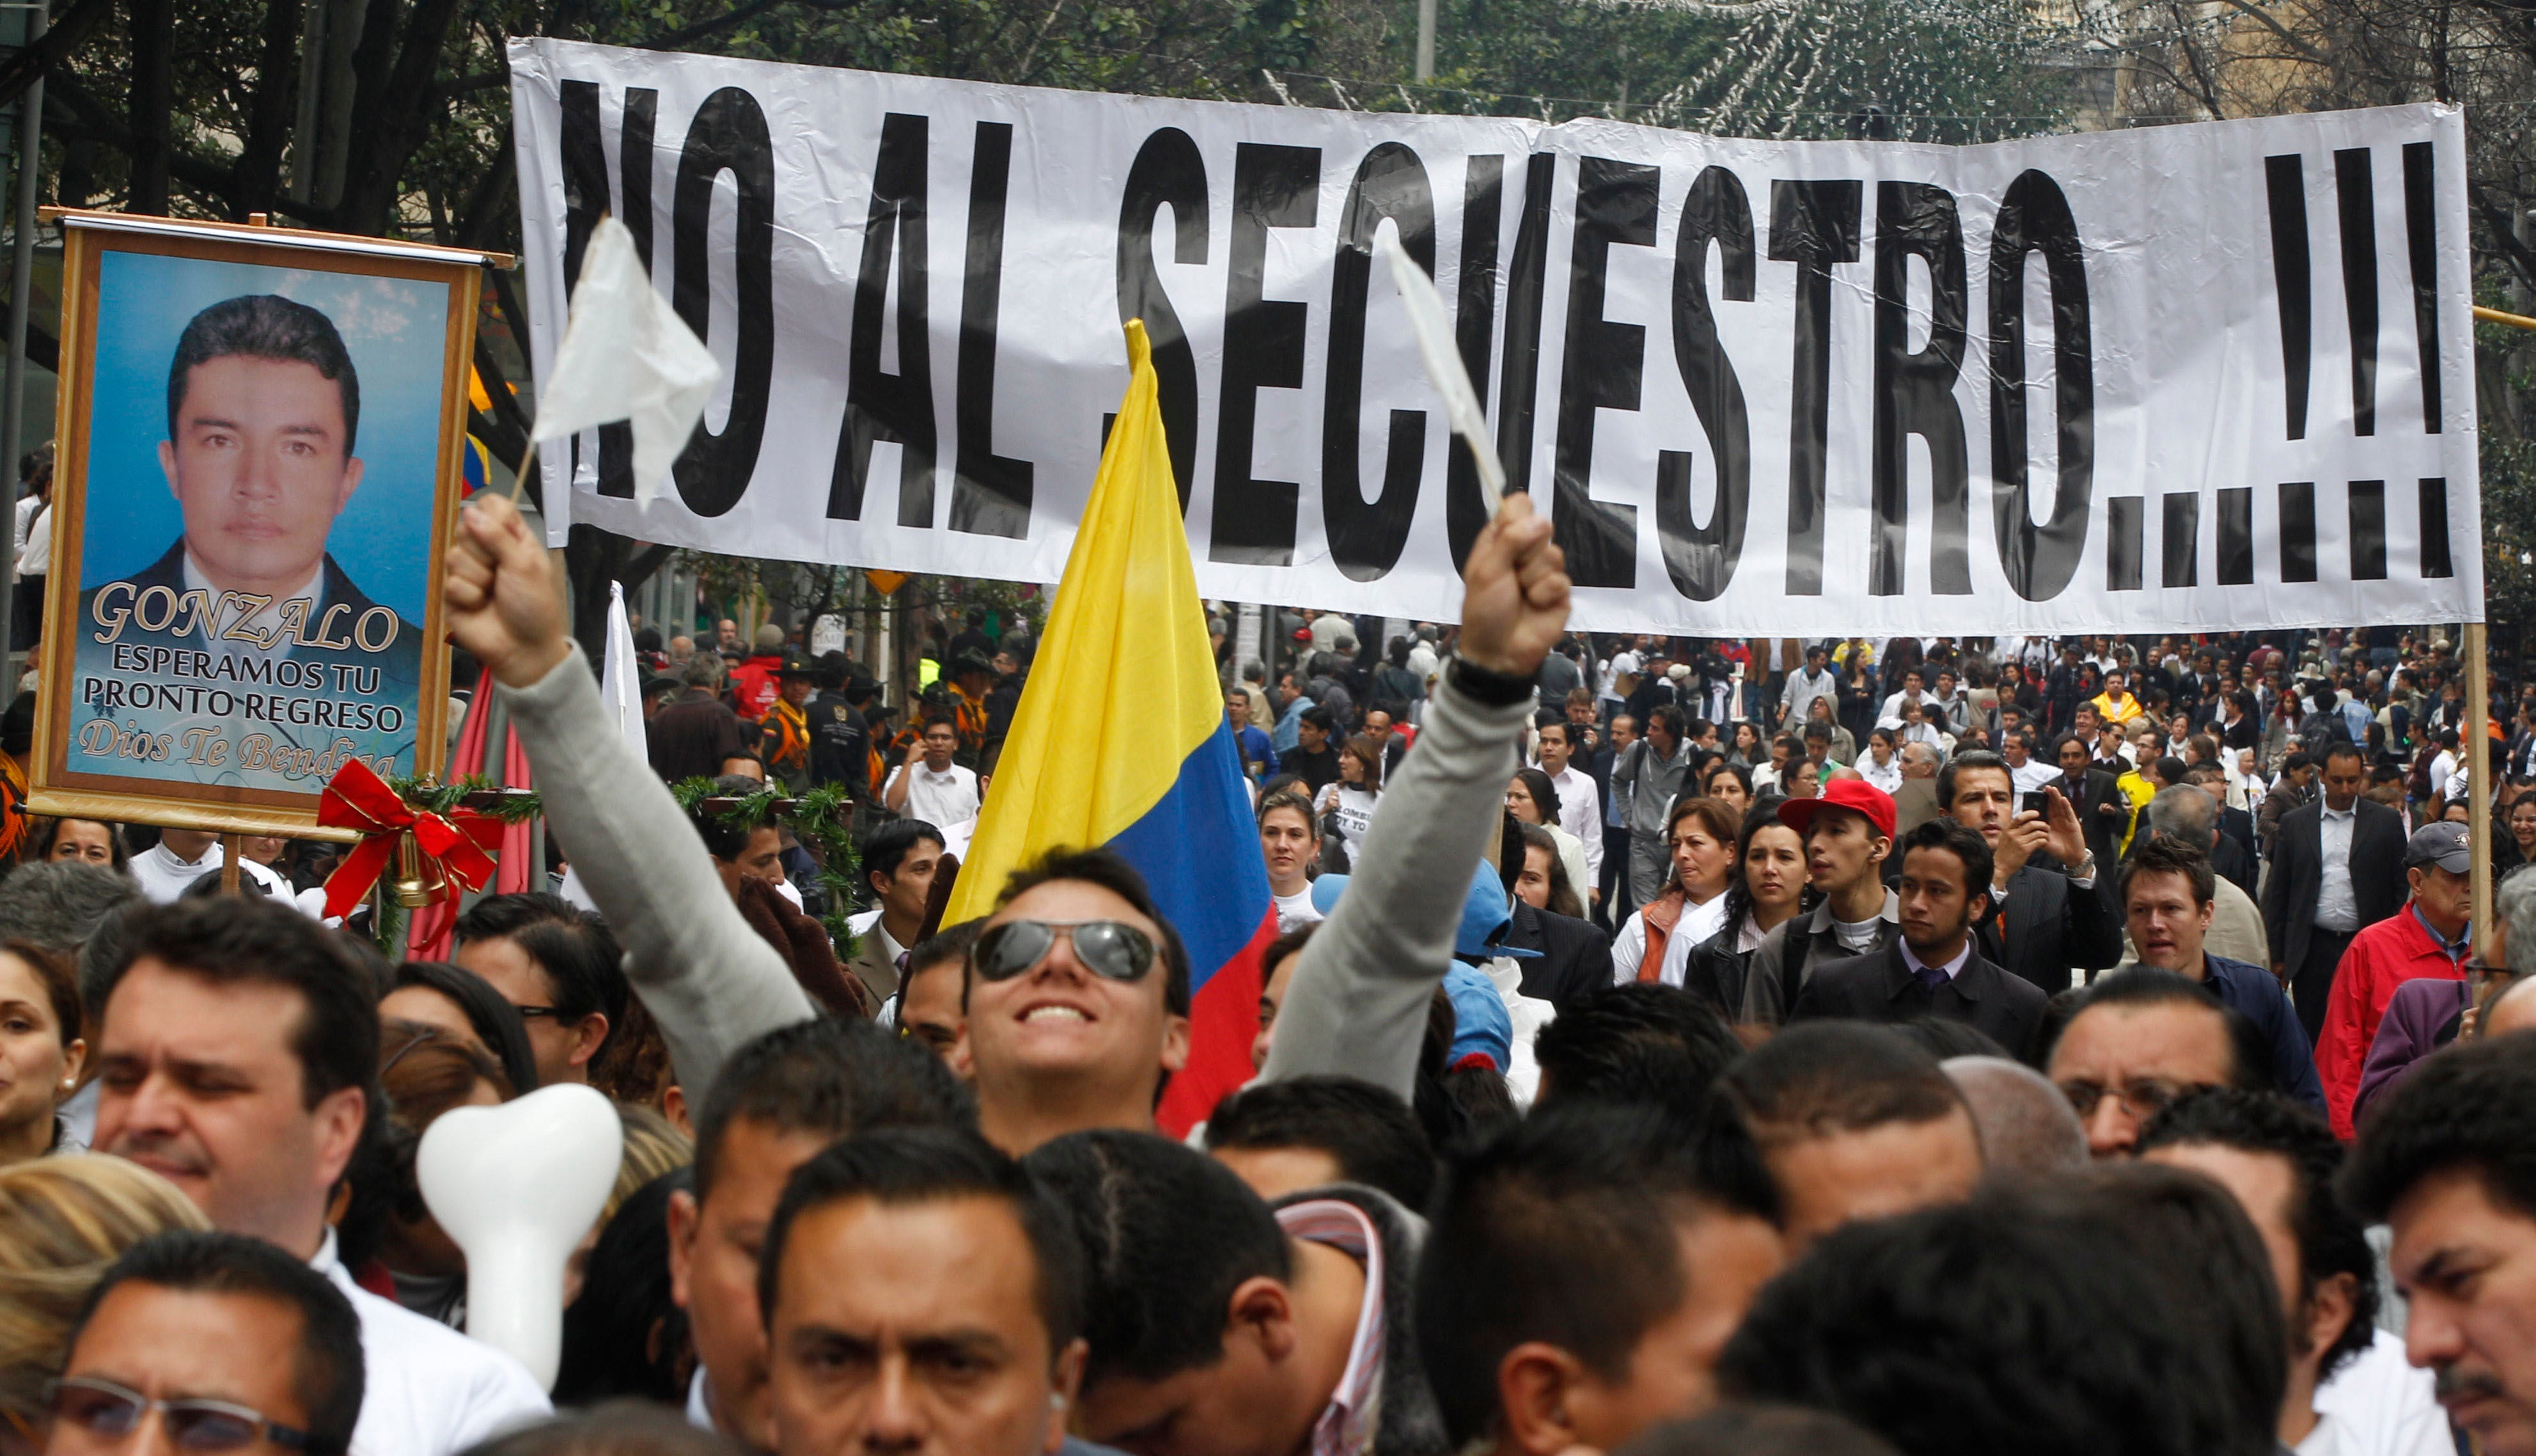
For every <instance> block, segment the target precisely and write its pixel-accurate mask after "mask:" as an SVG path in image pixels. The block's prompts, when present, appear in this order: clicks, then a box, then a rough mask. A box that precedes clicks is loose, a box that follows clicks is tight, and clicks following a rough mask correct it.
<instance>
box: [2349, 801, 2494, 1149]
mask: <svg viewBox="0 0 2536 1456" xmlns="http://www.w3.org/2000/svg"><path fill="white" fill-rule="evenodd" d="M2472 864H2473V860H2472V857H2471V856H2470V855H2469V854H2468V851H2467V839H2466V827H2465V826H2464V825H2462V824H2455V823H2441V824H2426V825H2424V826H2423V827H2422V828H2420V829H2418V830H2416V831H2414V833H2413V837H2412V839H2411V840H2410V841H2409V842H2408V843H2407V844H2406V845H2405V846H2404V877H2405V879H2406V880H2408V881H2410V882H2411V885H2412V891H2413V897H2412V900H2411V901H2410V902H2409V903H2407V904H2406V905H2405V907H2404V909H2403V911H2402V912H2401V913H2400V914H2397V915H2393V916H2389V917H2388V918H2385V919H2382V920H2379V921H2378V922H2377V923H2376V924H2374V925H2371V926H2369V927H2368V928H2367V929H2365V930H2362V931H2361V932H2360V933H2359V934H2358V935H2356V936H2353V937H2352V941H2351V949H2349V950H2348V951H2345V952H2344V953H2343V956H2342V964H2341V966H2340V967H2339V968H2337V969H2336V970H2335V972H2334V973H2333V993H2332V998H2331V999H2330V1000H2329V1001H2328V1002H2326V1004H2325V1009H2324V1032H2323V1035H2321V1036H2320V1037H2318V1038H2317V1039H2316V1044H2315V1073H2316V1077H2317V1078H2318V1080H2320V1081H2322V1082H2323V1083H2324V1101H2325V1106H2326V1108H2328V1109H2329V1110H2330V1111H2331V1112H2332V1114H2333V1130H2334V1132H2335V1134H2336V1135H2337V1136H2339V1137H2341V1138H2343V1139H2344V1140H2345V1141H2348V1140H2349V1139H2350V1138H2351V1137H2352V1135H2353V1129H2352V1118H2351V1100H2352V1099H2353V1098H2354V1097H2355V1096H2357V1095H2358V1093H2359V1091H2360V1073H2361V1069H2362V1067H2363V1065H2364V1064H2366V1063H2367V1061H2368V1060H2369V1044H2370V1043H2371V1042H2372V1041H2374V1040H2376V1038H2377V1022H2378V1019H2379V1018H2380V1017H2382V1016H2384V1015H2385V1014H2386V1003H2387V1002H2388V1001H2390V1000H2392V999H2393V998H2394V995H2395V987H2397V986H2399V985H2402V984H2403V983H2404V982H2405V981H2418V980H2421V979H2423V978H2425V977H2430V978H2437V979H2439V980H2441V981H2463V980H2464V979H2465V961H2466V956H2467V955H2468V954H2469V953H2470V952H2471V951H2472V950H2473V948H2474V946H2473V936H2472V933H2471V931H2470V929H2469V926H2468V924H2467V921H2468V918H2469V915H2468V908H2469V905H2470V903H2471V902H2470V900H2469V896H2470V894H2471V891H2470V889H2469V886H2470V885H2471V883H2472V882H2471V879H2470V877H2469V875H2468V870H2469V869H2470V868H2471V866H2472Z"/></svg>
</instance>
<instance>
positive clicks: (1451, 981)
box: [1444, 866, 1514, 1072]
mask: <svg viewBox="0 0 2536 1456" xmlns="http://www.w3.org/2000/svg"><path fill="white" fill-rule="evenodd" d="M1485 867H1486V866H1483V868H1485ZM1444 995H1445V996H1446V998H1447V999H1449V1000H1451V1001H1452V1003H1453V1049H1452V1050H1451V1051H1450V1052H1448V1053H1447V1054H1446V1055H1445V1058H1444V1061H1445V1065H1447V1066H1451V1065H1454V1064H1456V1063H1458V1062H1460V1061H1461V1059H1462V1058H1463V1057H1465V1056H1468V1055H1470V1054H1471V1053H1473V1052H1478V1053H1480V1054H1482V1055H1484V1056H1486V1057H1488V1059H1489V1060H1490V1063H1492V1064H1493V1065H1494V1066H1495V1067H1496V1069H1497V1070H1498V1071H1500V1072H1502V1071H1504V1070H1506V1069H1507V1068H1508V1067H1509V1066H1511V1065H1513V1063H1514V1018H1513V1017H1511V1016H1508V1015H1507V1014H1506V1008H1505V1000H1504V998H1503V997H1501V996H1499V995H1498V994H1497V987H1496V982H1495V981H1490V980H1489V978H1488V973H1487V972H1484V971H1481V970H1479V969H1478V968H1476V967H1472V966H1465V965H1462V964H1461V963H1459V962H1455V963H1454V965H1453V969H1451V970H1449V971H1447V972H1445V973H1444Z"/></svg>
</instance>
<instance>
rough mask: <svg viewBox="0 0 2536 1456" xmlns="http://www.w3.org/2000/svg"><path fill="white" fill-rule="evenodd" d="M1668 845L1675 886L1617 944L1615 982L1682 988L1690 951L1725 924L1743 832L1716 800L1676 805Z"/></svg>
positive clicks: (1683, 801) (1630, 925)
mask: <svg viewBox="0 0 2536 1456" xmlns="http://www.w3.org/2000/svg"><path fill="white" fill-rule="evenodd" d="M1666 820H1667V823H1666V825H1665V843H1666V844H1667V845H1669V846H1671V847H1672V850H1673V883H1672V884H1671V885H1669V886H1667V887H1666V889H1665V892H1664V893H1663V894H1662V895H1659V896H1657V897H1656V898H1655V900H1654V902H1653V903H1651V904H1649V905H1647V906H1645V907H1644V908H1642V909H1640V910H1639V911H1638V913H1637V914H1635V915H1633V916H1630V917H1629V918H1628V922H1627V923H1626V924H1624V925H1622V926H1621V927H1620V933H1619V935H1618V936H1617V937H1616V938H1615V939H1614V940H1613V942H1612V983H1613V984H1615V985H1620V984H1625V983H1626V982H1628V981H1663V982H1664V983H1665V984H1667V985H1680V984H1681V980H1682V974H1681V973H1682V964H1683V962H1684V961H1685V960H1687V959H1688V957H1689V955H1690V950H1691V947H1693V946H1695V945H1697V944H1699V943H1700V942H1701V941H1703V940H1706V939H1707V938H1708V937H1710V936H1711V935H1714V934H1716V933H1717V932H1718V930H1719V928H1720V927H1722V926H1723V925H1724V924H1725V923H1726V886H1727V883H1728V882H1729V881H1730V880H1732V879H1733V878H1734V876H1735V853H1736V834H1737V832H1738V830H1740V829H1741V828H1742V826H1741V825H1740V824H1738V823H1737V822H1736V817H1735V815H1734V814H1733V813H1731V812H1729V811H1728V809H1727V807H1726V806H1725V805H1724V804H1721V803H1719V802H1718V801H1717V800H1715V799H1713V798H1706V797H1701V798H1684V799H1677V800H1675V802H1674V806H1673V812H1672V813H1671V814H1669V815H1667V816H1666Z"/></svg>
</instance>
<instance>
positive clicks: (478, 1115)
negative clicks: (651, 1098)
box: [413, 1083, 625, 1388]
mask: <svg viewBox="0 0 2536 1456" xmlns="http://www.w3.org/2000/svg"><path fill="white" fill-rule="evenodd" d="M624 1157H625V1134H624V1129H623V1125H622V1124H621V1123H619V1122H618V1121H617V1117H616V1109H615V1108H613V1107H610V1106H609V1105H608V1102H607V1099H606V1098H604V1097H602V1096H601V1095H600V1094H599V1093H597V1092H594V1091H592V1090H591V1089H590V1088H587V1087H581V1086H576V1085H572V1084H568V1083H564V1084H557V1085H556V1086H553V1087H541V1088H539V1089H538V1090H537V1091H535V1092H532V1093H530V1094H529V1095H528V1096H526V1097H523V1098H516V1099H514V1100H512V1101H510V1102H507V1103H504V1104H502V1105H501V1106H500V1107H496V1108H452V1109H451V1110H449V1111H447V1112H444V1113H442V1114H441V1115H440V1117H439V1119H438V1120H437V1121H435V1122H433V1123H432V1124H431V1126H430V1127H429V1128H427V1129H426V1130H425V1131H424V1132H423V1135H422V1146H421V1147H420V1148H419V1149H417V1150H416V1151H415V1153H414V1162H413V1171H414V1177H415V1180H416V1181H417V1182H419V1183H420V1184H421V1185H422V1201H423V1203H424V1204H425V1205H427V1206H428V1207H429V1208H430V1209H431V1216H432V1217H433V1218H435V1219H437V1220H439V1221H440V1227H441V1230H442V1231H443V1232H444V1233H446V1234H448V1235H449V1237H450V1239H451V1241H453V1242H455V1243H456V1244H457V1245H458V1246H459V1247H460V1248H461V1249H464V1250H465V1251H466V1253H467V1333H468V1334H470V1335H472V1336H474V1337H475V1338H476V1339H478V1340H481V1341H483V1342H484V1343H485V1344H487V1345H490V1346H492V1347H493V1348H495V1349H497V1350H501V1351H504V1352H506V1353H508V1354H509V1355H511V1356H512V1357H513V1358H515V1359H517V1360H518V1361H520V1363H522V1364H524V1365H527V1366H528V1367H529V1372H530V1373H531V1374H533V1375H535V1376H537V1377H538V1383H539V1384H540V1385H544V1386H546V1387H548V1388H551V1387H552V1386H553V1385H554V1379H555V1367H556V1365H557V1363H558V1362H559V1361H560V1360H561V1358H562V1354H563V1276H564V1265H565V1263H566V1262H567V1261H568V1260H570V1259H571V1257H572V1251H573V1249H574V1248H576V1247H578V1246H579V1245H580V1243H581V1239H582V1235H583V1234H588V1233H589V1232H590V1226H591V1225H592V1224H594V1223H597V1222H598V1221H599V1213H600V1210H601V1209H602V1208H603V1207H605V1206H606V1203H607V1193H608V1190H609V1189H610V1188H612V1187H613V1186H615V1183H616V1167H617V1165H618V1164H619V1163H621V1162H622V1161H623V1160H624Z"/></svg>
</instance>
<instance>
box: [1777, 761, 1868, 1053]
mask: <svg viewBox="0 0 2536 1456" xmlns="http://www.w3.org/2000/svg"><path fill="white" fill-rule="evenodd" d="M1779 822H1780V823H1782V824H1785V825H1787V826H1788V827H1789V828H1790V829H1793V830H1795V831H1796V832H1797V834H1798V835H1799V836H1800V837H1801V838H1803V839H1804V840H1805V842H1806V875H1807V878H1808V879H1809V880H1811V881H1812V883H1813V887H1814V888H1815V889H1816V890H1818V891H1820V892H1821V893H1822V903H1821V904H1819V905H1816V906H1815V907H1814V908H1813V913H1812V914H1810V915H1801V916H1798V917H1796V918H1793V919H1790V920H1788V921H1786V922H1785V923H1783V924H1781V925H1779V926H1778V927H1777V928H1775V929H1773V930H1771V931H1770V933H1769V934H1767V935H1765V936H1763V937H1762V938H1761V945H1760V948H1759V949H1758V950H1755V951H1754V952H1753V953H1752V969H1751V971H1750V972H1749V974H1747V975H1746V976H1745V977H1744V1014H1743V1019H1744V1020H1745V1021H1749V1022H1758V1023H1761V1024H1762V1025H1765V1026H1776V1025H1778V1024H1779V1023H1780V1022H1782V1021H1785V1020H1787V1018H1788V1009H1789V1008H1790V1007H1792V1006H1794V1005H1795V1004H1796V1003H1797V993H1798V992H1799V991H1800V990H1802V989H1804V987H1805V983H1806V981H1807V979H1809V978H1810V977H1811V976H1812V974H1813V968H1814V967H1815V966H1816V965H1818V964H1823V963H1827V962H1831V961H1838V960H1845V959H1847V958H1849V957H1852V956H1865V955H1873V954H1874V953H1875V952H1877V951H1880V950H1882V949H1884V948H1885V947H1886V946H1888V945H1891V944H1892V943H1893V941H1894V938H1895V937H1896V936H1898V935H1900V934H1901V932H1902V907H1901V901H1900V900H1899V899H1898V898H1896V897H1895V896H1894V894H1893V892H1892V891H1890V890H1887V889H1886V888H1884V861H1885V859H1886V858H1887V857H1888V856H1889V855H1892V853H1893V822H1894V809H1893V796H1892V795H1891V794H1888V793H1886V792H1885V791H1883V790H1881V789H1878V788H1876V787H1875V786H1874V785H1872V784H1870V783H1868V782H1867V781H1866V780H1864V779H1849V778H1842V779H1834V780H1832V781H1831V782H1830V783H1828V784H1825V785H1823V786H1822V791H1821V793H1820V794H1819V795H1818V796H1816V797H1814V798H1792V799H1789V800H1787V801H1786V802H1784V803H1782V804H1780V805H1779Z"/></svg>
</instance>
